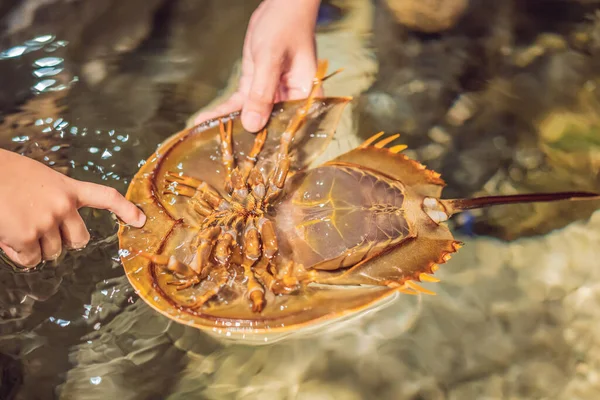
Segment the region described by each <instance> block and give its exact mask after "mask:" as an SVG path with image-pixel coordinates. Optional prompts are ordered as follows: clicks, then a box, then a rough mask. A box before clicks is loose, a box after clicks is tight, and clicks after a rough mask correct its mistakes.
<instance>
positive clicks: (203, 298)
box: [189, 265, 229, 309]
mask: <svg viewBox="0 0 600 400" xmlns="http://www.w3.org/2000/svg"><path fill="white" fill-rule="evenodd" d="M209 278H212V279H211V280H205V281H204V282H210V283H211V284H212V285H211V287H210V288H208V289H207V290H206V292H204V293H203V294H202V295H200V296H198V297H197V298H196V302H195V303H194V304H192V305H190V306H189V308H191V309H198V308H200V307H202V306H203V305H204V304H205V303H206V302H207V301H209V300H210V299H212V298H213V297H214V296H216V295H217V294H219V292H220V291H221V289H223V287H224V286H225V285H226V284H227V280H228V278H229V272H228V271H227V269H226V268H225V267H224V266H223V265H219V266H218V267H217V268H216V269H215V270H213V273H211V274H210V275H209Z"/></svg>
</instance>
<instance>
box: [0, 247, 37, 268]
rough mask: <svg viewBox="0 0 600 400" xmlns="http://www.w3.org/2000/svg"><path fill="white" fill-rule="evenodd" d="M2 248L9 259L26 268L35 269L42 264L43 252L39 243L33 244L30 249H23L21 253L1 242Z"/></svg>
mask: <svg viewBox="0 0 600 400" xmlns="http://www.w3.org/2000/svg"><path fill="white" fill-rule="evenodd" d="M0 248H2V250H3V251H4V253H6V255H7V257H8V258H10V259H11V260H12V261H14V262H15V263H17V264H19V265H21V266H23V267H25V268H33V267H35V266H36V265H38V264H39V263H40V262H42V252H41V249H40V245H39V242H35V243H32V244H31V245H30V246H28V247H23V248H22V249H20V251H16V250H15V249H13V248H12V247H11V246H9V245H7V244H5V243H1V242H0Z"/></svg>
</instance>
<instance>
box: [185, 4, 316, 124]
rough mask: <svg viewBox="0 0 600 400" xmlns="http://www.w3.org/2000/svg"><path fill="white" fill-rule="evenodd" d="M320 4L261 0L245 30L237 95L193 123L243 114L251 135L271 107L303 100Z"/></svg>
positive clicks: (313, 69)
mask: <svg viewBox="0 0 600 400" xmlns="http://www.w3.org/2000/svg"><path fill="white" fill-rule="evenodd" d="M319 5H320V0H293V1H290V0H264V1H263V2H262V3H261V4H260V6H259V7H258V8H257V9H256V11H254V13H253V14H252V17H251V19H250V23H249V25H248V29H247V32H246V38H245V41H244V49H243V56H242V75H241V77H240V82H239V86H238V90H237V91H236V92H235V93H234V94H233V95H232V96H231V97H230V98H229V99H228V100H226V101H225V102H224V103H222V104H221V105H219V106H217V107H215V108H214V109H212V110H209V111H207V112H204V113H201V114H200V115H198V116H197V117H196V123H201V122H203V121H206V120H208V119H211V118H215V117H218V116H221V115H225V114H229V113H231V112H234V111H237V110H240V109H241V110H242V124H243V125H244V128H245V129H246V130H248V131H250V132H257V131H259V130H260V129H262V128H263V127H264V126H265V124H266V122H267V120H268V118H269V114H270V112H271V110H272V109H273V104H274V103H276V102H279V101H286V100H293V99H299V98H304V97H306V96H307V95H308V92H309V91H310V88H311V84H312V80H313V77H314V75H315V72H316V70H317V56H316V44H315V27H316V21H317V14H318V11H319Z"/></svg>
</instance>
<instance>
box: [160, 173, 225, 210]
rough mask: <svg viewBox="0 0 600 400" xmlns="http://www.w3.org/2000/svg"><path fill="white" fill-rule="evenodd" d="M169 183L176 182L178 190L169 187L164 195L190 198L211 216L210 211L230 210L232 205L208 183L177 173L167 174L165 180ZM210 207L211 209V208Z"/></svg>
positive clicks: (196, 205)
mask: <svg viewBox="0 0 600 400" xmlns="http://www.w3.org/2000/svg"><path fill="white" fill-rule="evenodd" d="M165 179H166V181H167V183H173V182H176V183H177V184H178V186H177V188H176V189H175V188H171V187H167V188H166V189H165V190H164V191H163V194H174V195H181V196H186V197H190V198H191V199H192V200H193V201H195V207H197V208H198V209H200V210H203V211H207V212H209V214H210V209H212V210H215V211H223V210H228V209H229V208H230V207H231V204H230V203H229V202H228V201H227V200H225V199H224V198H223V197H222V196H221V195H220V194H219V192H217V191H216V190H215V189H214V188H213V187H212V186H210V185H209V184H208V183H206V182H204V181H201V180H200V179H196V178H192V177H190V176H187V175H183V174H180V173H176V172H167V177H166V178H165ZM209 207H210V208H209Z"/></svg>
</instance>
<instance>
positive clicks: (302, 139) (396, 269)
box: [119, 98, 458, 336]
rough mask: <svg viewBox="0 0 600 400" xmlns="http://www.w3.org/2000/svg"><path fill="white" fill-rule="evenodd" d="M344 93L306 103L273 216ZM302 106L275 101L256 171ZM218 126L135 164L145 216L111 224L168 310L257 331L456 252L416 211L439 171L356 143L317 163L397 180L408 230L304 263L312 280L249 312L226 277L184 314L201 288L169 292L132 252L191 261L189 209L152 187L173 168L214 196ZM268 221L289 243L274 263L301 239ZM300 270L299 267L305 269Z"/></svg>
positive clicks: (337, 305)
mask: <svg viewBox="0 0 600 400" xmlns="http://www.w3.org/2000/svg"><path fill="white" fill-rule="evenodd" d="M349 100H350V99H349V98H321V99H316V101H315V104H314V105H313V107H311V109H310V112H309V114H308V116H307V123H305V124H304V125H303V126H302V128H301V129H300V131H298V133H297V134H296V136H295V139H294V141H293V143H292V147H291V150H292V154H293V157H292V164H291V170H290V172H291V173H292V174H294V173H295V176H292V177H291V178H288V181H287V184H286V187H285V195H284V198H283V199H282V200H281V202H280V203H279V204H278V205H277V206H276V207H275V215H274V217H273V218H274V220H275V221H279V220H281V218H282V216H284V215H285V212H286V211H285V207H286V204H287V206H288V207H289V204H290V203H289V202H290V199H291V198H292V197H293V196H294V190H297V189H298V187H299V186H298V185H299V184H301V183H302V180H303V179H308V178H305V177H306V176H308V174H310V171H311V170H309V171H308V173H306V174H305V173H302V172H301V171H302V170H303V169H304V168H305V167H307V166H308V165H309V164H310V162H311V161H312V160H314V159H315V158H316V157H317V156H318V155H319V154H320V153H321V152H322V151H323V150H324V148H325V147H326V146H327V144H328V143H329V142H330V140H331V139H332V136H333V132H334V130H335V127H336V125H337V123H338V120H339V118H340V116H341V113H342V111H343V109H344V107H345V105H346V104H347V103H348V102H349ZM304 104H305V101H304V100H300V101H291V102H284V103H279V104H276V105H275V106H274V108H273V113H272V117H271V119H270V121H269V123H268V125H267V132H268V133H267V142H266V144H265V147H264V149H263V151H262V152H261V153H260V155H259V157H258V162H257V166H260V168H261V171H262V172H263V173H264V174H265V175H267V174H268V173H269V172H270V171H271V170H272V169H273V163H274V161H273V160H274V157H273V155H274V154H275V152H276V151H277V149H278V148H279V140H280V137H281V135H282V132H283V131H284V130H285V128H286V124H287V123H288V121H289V119H290V118H291V116H292V115H293V113H295V112H296V110H297V109H298V108H299V107H301V106H303V105H304ZM229 120H231V121H232V122H233V151H234V158H235V159H236V160H239V159H242V158H243V157H244V156H245V155H246V154H248V152H249V150H250V148H251V147H252V144H253V141H254V139H255V137H256V135H255V134H253V133H248V132H247V131H245V130H244V129H243V127H242V125H241V121H240V118H239V113H234V114H231V115H230V116H227V117H225V118H224V119H223V121H225V122H226V121H229ZM217 124H218V123H217V121H216V120H213V121H207V122H205V123H203V124H201V125H199V126H196V127H193V128H190V129H186V130H184V131H182V132H179V133H177V134H175V135H174V136H172V137H170V138H169V139H167V140H166V141H165V142H164V143H162V144H161V145H160V146H159V148H158V150H157V151H156V152H155V153H154V154H153V155H152V156H151V157H150V158H149V159H148V160H147V161H146V163H145V164H144V165H143V166H142V167H141V169H140V170H139V172H138V173H137V174H136V176H135V177H134V179H133V181H132V182H131V184H130V187H129V190H128V192H127V198H128V199H129V200H130V201H132V202H133V203H135V204H137V205H138V206H139V207H140V208H141V209H142V210H143V211H144V213H145V214H146V215H147V217H148V219H147V222H146V225H145V226H144V227H143V228H142V229H135V228H131V227H127V226H121V227H120V229H119V241H120V247H121V260H122V262H123V266H124V268H125V272H126V274H127V277H128V279H129V281H130V282H131V284H132V285H133V287H134V288H135V290H136V292H137V293H138V294H139V295H140V296H141V297H142V298H143V299H144V300H145V301H146V302H147V303H148V304H149V305H150V306H152V307H153V308H154V309H156V310H157V311H159V312H160V313H162V314H164V315H166V316H167V317H169V318H171V319H173V320H175V321H178V322H180V323H183V324H188V325H192V326H195V327H197V328H201V329H204V330H207V331H212V332H225V333H226V334H227V335H228V336H229V335H235V336H239V335H242V336H244V335H249V334H259V335H266V334H271V333H280V332H288V331H290V330H295V329H298V328H302V327H307V326H314V325H316V324H318V323H322V322H327V321H329V320H332V319H334V318H341V317H344V316H348V315H351V314H353V313H356V312H357V311H361V310H366V309H368V308H370V307H372V306H374V305H375V304H377V303H380V302H382V301H384V300H386V299H390V298H391V297H392V296H393V295H395V294H396V293H397V292H398V291H407V292H410V291H411V289H412V288H413V287H414V286H411V285H409V284H408V283H407V282H412V281H419V280H420V279H421V278H422V277H423V274H427V273H431V272H433V271H434V270H435V268H436V264H438V263H443V262H445V261H446V260H447V258H449V254H451V253H453V252H455V251H456V250H457V248H458V242H456V241H455V240H454V239H453V237H452V235H451V233H450V231H449V230H448V229H447V228H446V227H445V226H444V225H438V224H436V223H434V222H433V221H431V219H430V218H429V217H427V215H426V214H425V213H424V212H423V210H422V205H421V203H422V200H423V198H424V197H435V198H439V196H440V194H441V191H442V188H443V186H444V182H443V181H442V180H441V179H440V178H439V175H438V174H436V173H435V172H433V171H429V170H427V169H425V167H423V166H422V165H420V164H418V163H416V162H414V161H411V160H409V159H407V158H406V157H405V156H404V155H402V154H397V150H395V149H394V148H391V149H388V148H385V146H384V145H386V144H387V143H388V142H390V141H389V140H385V141H382V142H380V143H379V144H371V143H365V144H364V145H362V146H360V147H359V148H357V149H355V150H352V151H350V152H348V153H346V154H343V155H341V156H340V157H338V158H336V159H335V160H332V161H330V162H328V163H326V164H325V165H324V167H333V168H336V167H340V168H352V169H354V170H362V171H365V173H368V174H373V175H374V176H375V175H377V176H380V177H382V179H386V180H390V181H398V182H401V183H402V185H403V188H404V189H403V190H404V191H405V197H404V203H403V206H402V207H403V208H404V213H405V217H406V219H407V221H408V223H409V224H410V225H411V232H412V234H411V235H409V236H407V237H406V238H405V239H404V240H402V241H398V242H397V243H394V244H393V245H388V246H380V247H381V249H379V250H377V252H376V253H377V254H376V253H373V254H372V255H369V256H368V257H366V258H364V259H363V260H362V261H361V262H358V263H355V264H352V265H350V266H344V268H337V269H335V270H333V271H331V270H329V271H324V270H319V269H318V268H317V269H314V268H313V269H312V270H313V271H316V274H317V276H318V277H319V280H318V283H321V285H308V286H306V287H303V288H302V290H301V291H300V292H299V293H295V294H282V295H277V296H275V295H273V294H272V293H271V294H270V295H267V296H266V306H265V307H264V309H262V311H261V312H259V313H257V312H253V311H252V310H251V309H250V308H249V307H248V303H247V299H246V298H245V297H244V296H243V295H240V292H239V291H238V292H236V286H235V285H236V284H235V282H233V283H232V284H231V290H230V291H229V293H224V294H223V295H220V296H219V298H218V299H217V301H215V302H214V304H212V305H211V306H210V307H204V308H201V309H197V310H194V311H191V310H190V309H188V308H186V306H185V304H186V301H187V300H188V299H189V297H190V296H191V294H190V293H191V292H190V291H192V292H193V291H194V290H200V289H195V288H190V289H185V290H184V291H182V292H177V291H175V290H174V289H172V288H171V287H170V286H169V285H168V284H167V281H168V280H169V277H170V276H171V275H170V274H167V273H164V272H163V271H162V270H161V269H160V268H158V267H157V266H156V265H155V264H154V263H153V262H151V261H149V260H148V259H147V258H144V257H141V256H139V255H138V253H139V252H140V251H142V252H147V253H156V254H167V255H175V256H176V257H177V258H178V259H181V260H188V261H189V260H190V257H191V254H190V250H189V246H188V244H189V243H190V240H191V237H192V235H193V234H194V233H195V231H194V230H193V229H192V226H194V225H197V224H198V223H200V221H199V219H198V216H196V215H194V213H193V212H191V210H190V208H189V204H188V203H187V202H186V201H185V199H181V198H174V197H173V196H166V195H164V194H163V193H162V191H161V189H160V188H162V187H163V186H164V185H165V174H166V172H167V171H172V170H177V171H182V172H184V173H185V174H186V175H190V176H193V177H195V178H198V179H202V180H204V181H206V182H207V183H208V184H210V185H213V186H214V187H215V188H216V189H217V190H218V191H219V192H220V193H221V194H223V182H224V180H225V176H224V174H225V171H224V168H223V166H222V164H221V162H220V150H219V127H218V125H217ZM338 197H339V196H338ZM275 225H276V231H277V238H278V240H279V241H280V243H281V246H282V248H283V247H285V246H287V247H288V249H290V248H291V250H289V253H288V254H287V255H286V254H285V251H283V250H282V251H281V252H280V253H283V255H281V256H280V255H278V257H279V258H278V261H277V262H279V263H283V262H284V261H285V260H284V258H285V257H286V256H287V259H286V260H289V259H294V258H295V257H294V255H293V254H292V253H293V252H294V249H295V251H296V253H298V252H302V251H303V250H302V240H299V239H298V238H297V237H295V236H294V235H297V233H294V230H293V229H292V230H290V229H289V227H288V228H287V230H286V228H284V227H282V226H283V225H282V224H281V223H279V222H276V224H275ZM360 228H361V227H352V229H360ZM313 239H315V240H318V239H319V238H318V237H317V238H313ZM323 239H325V238H323ZM282 257H283V258H282ZM303 267H305V269H307V270H308V269H310V268H309V267H311V266H303ZM313 267H314V266H313ZM330 269H331V268H330ZM355 285H356V286H355ZM358 285H364V286H358ZM199 286H200V285H199ZM416 288H418V286H416ZM415 290H418V289H415ZM413 291H414V290H413ZM182 304H184V306H182Z"/></svg>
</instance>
